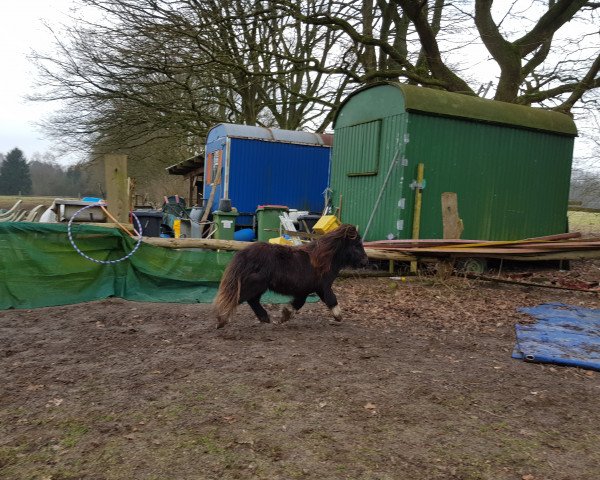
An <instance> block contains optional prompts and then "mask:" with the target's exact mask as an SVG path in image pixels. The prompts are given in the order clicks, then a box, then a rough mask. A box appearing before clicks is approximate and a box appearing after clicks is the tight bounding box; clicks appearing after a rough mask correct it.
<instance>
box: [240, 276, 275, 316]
mask: <svg viewBox="0 0 600 480" xmlns="http://www.w3.org/2000/svg"><path fill="white" fill-rule="evenodd" d="M267 289H268V283H267V281H266V280H265V278H264V277H263V276H262V275H259V274H253V275H249V276H248V278H247V279H246V281H245V282H244V283H242V288H241V290H240V299H239V303H240V304H241V303H244V302H248V305H250V308H252V311H253V312H254V314H255V315H256V317H257V318H258V319H259V320H260V321H261V322H263V323H270V322H271V319H270V318H269V314H268V313H267V311H266V310H265V309H264V308H263V306H262V305H261V304H260V297H262V295H263V293H265V292H266V291H267Z"/></svg>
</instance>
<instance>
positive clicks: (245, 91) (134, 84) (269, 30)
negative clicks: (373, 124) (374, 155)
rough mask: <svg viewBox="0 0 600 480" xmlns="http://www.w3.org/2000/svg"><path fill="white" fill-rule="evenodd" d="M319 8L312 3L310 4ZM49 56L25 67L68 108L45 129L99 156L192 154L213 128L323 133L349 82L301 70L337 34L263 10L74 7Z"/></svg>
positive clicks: (110, 2) (205, 5) (140, 0)
mask: <svg viewBox="0 0 600 480" xmlns="http://www.w3.org/2000/svg"><path fill="white" fill-rule="evenodd" d="M311 1H319V0H311ZM81 3H82V4H83V5H85V6H86V7H87V8H88V9H89V8H91V9H92V10H93V11H94V12H96V16H98V15H97V14H98V12H99V13H100V14H101V17H102V19H101V20H98V21H95V22H93V21H91V20H89V19H88V20H85V18H83V15H79V16H77V15H76V16H75V20H76V22H74V23H73V22H72V23H71V24H70V26H68V27H64V28H63V29H61V30H58V31H57V32H56V35H55V43H56V50H55V51H54V52H52V53H50V54H43V53H41V52H37V53H36V54H35V55H34V58H35V61H36V63H37V65H38V68H39V71H40V84H41V87H43V88H42V93H40V94H38V95H35V96H34V97H33V99H35V100H43V101H47V100H60V101H62V102H65V103H66V105H67V106H66V108H64V109H63V110H61V111H60V112H59V113H58V114H57V115H56V116H54V117H53V118H51V119H49V121H48V122H46V125H45V126H46V129H47V130H48V131H49V132H50V133H51V134H53V135H54V137H55V138H60V139H62V140H63V141H71V142H73V143H74V144H75V145H81V144H82V142H84V143H87V144H88V145H97V144H101V146H102V148H101V150H106V149H111V148H112V149H115V148H117V147H124V146H127V147H128V148H129V149H131V148H137V147H139V146H141V145H143V144H145V143H148V142H150V143H154V142H157V141H161V140H165V139H169V140H168V141H169V142H171V139H174V138H175V139H177V141H178V142H179V146H181V147H187V148H184V150H183V151H185V152H187V154H191V153H192V152H194V151H198V150H199V149H200V146H201V145H202V143H203V141H204V138H205V135H206V132H207V130H208V129H209V128H210V127H211V126H213V125H214V124H216V123H218V122H222V121H227V122H233V123H247V124H263V125H267V126H278V127H281V128H288V129H302V128H306V127H309V128H311V129H316V130H323V129H324V128H325V127H326V126H327V125H328V124H329V123H330V118H331V112H332V109H333V107H334V105H335V104H337V103H339V101H340V98H341V96H342V95H343V93H344V87H345V85H346V83H347V82H348V79H347V77H345V76H341V75H338V76H337V77H336V76H335V74H329V73H327V72H317V71H314V70H311V69H309V68H307V66H308V65H310V63H311V62H324V61H325V59H326V58H327V57H329V56H331V55H332V49H334V48H335V46H336V45H337V42H338V39H339V37H340V36H341V35H342V33H341V32H335V31H332V30H331V29H327V28H324V27H320V26H311V25H308V24H302V23H300V22H299V21H298V20H297V19H296V18H294V17H293V16H291V15H289V14H284V13H282V12H281V11H278V10H276V9H274V8H272V5H271V3H270V1H269V0H266V1H264V2H256V1H251V0H244V1H236V0H225V1H220V2H216V1H215V0H203V1H199V0H178V1H174V0H81Z"/></svg>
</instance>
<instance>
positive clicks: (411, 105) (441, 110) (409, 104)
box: [334, 82, 577, 136]
mask: <svg viewBox="0 0 600 480" xmlns="http://www.w3.org/2000/svg"><path fill="white" fill-rule="evenodd" d="M382 85H390V86H393V87H395V88H397V89H398V90H400V92H402V97H403V99H404V110H405V111H408V112H420V113H424V114H430V115H439V116H444V117H452V118H463V119H466V120H472V121H480V122H485V123H494V124H501V125H507V126H512V127H516V128H527V129H532V130H541V131H546V132H552V133H557V134H561V135H568V136H577V127H576V126H575V122H574V121H573V119H572V118H571V117H569V116H568V115H565V114H564V113H559V112H556V111H553V110H546V109H542V108H534V107H528V106H525V105H517V104H513V103H506V102H499V101H496V100H488V99H485V98H479V97H475V96H472V95H463V94H460V93H452V92H446V91H443V90H434V89H432V88H425V87H417V86H414V85H406V84H403V83H397V82H378V83H374V84H372V85H367V86H365V87H362V88H359V89H357V90H355V91H354V92H352V93H350V95H348V97H346V99H345V100H344V101H343V102H342V103H341V104H340V106H339V107H338V109H337V111H336V113H335V117H334V128H335V127H336V126H337V123H338V117H339V115H340V112H341V111H342V110H343V108H344V106H345V105H346V104H347V103H348V102H349V101H350V100H351V99H352V98H353V97H355V96H356V95H358V94H360V93H361V92H364V91H366V90H369V89H371V88H375V87H378V86H382Z"/></svg>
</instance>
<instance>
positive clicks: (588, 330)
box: [512, 303, 600, 370]
mask: <svg viewBox="0 0 600 480" xmlns="http://www.w3.org/2000/svg"><path fill="white" fill-rule="evenodd" d="M519 311H521V312H523V313H527V314H529V315H532V316H534V317H535V318H536V319H537V322H535V323H533V324H531V325H520V324H517V325H515V330H516V336H517V344H516V346H515V349H514V351H513V355H512V356H513V358H517V359H522V360H525V361H528V362H539V363H554V364H557V365H567V366H576V367H582V368H589V369H594V370H600V310H595V309H589V308H583V307H576V306H573V305H564V304H562V303H547V304H543V305H538V306H536V307H530V308H521V309H520V310H519Z"/></svg>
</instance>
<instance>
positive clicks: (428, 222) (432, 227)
mask: <svg viewBox="0 0 600 480" xmlns="http://www.w3.org/2000/svg"><path fill="white" fill-rule="evenodd" d="M405 88H406V87H405V86H402V91H401V89H400V88H398V86H392V85H387V84H386V85H379V86H376V87H372V88H367V89H363V90H362V91H359V92H358V93H357V94H353V95H351V96H350V97H349V99H347V100H346V102H345V103H344V104H343V105H342V107H341V108H340V110H339V111H338V114H337V117H336V121H335V141H334V147H333V155H332V168H331V182H330V184H331V189H332V190H333V201H334V204H335V205H336V206H337V205H338V204H339V201H340V195H341V198H342V220H343V221H344V222H350V223H354V224H356V225H358V226H359V229H360V231H361V232H362V233H363V236H364V232H365V229H366V227H367V223H368V221H369V218H370V216H371V213H372V211H373V210H374V207H375V204H376V202H377V197H378V195H379V193H380V192H381V191H382V186H383V185H384V182H385V178H386V175H387V173H388V171H389V172H390V176H389V179H388V182H387V184H386V186H385V188H384V189H383V194H382V196H381V201H380V203H379V206H378V207H377V209H376V213H375V215H374V216H373V220H372V222H371V225H370V227H369V230H368V234H367V235H366V236H365V239H366V240H377V239H385V238H392V237H393V238H411V236H412V226H413V215H414V196H415V192H414V190H413V189H411V187H410V186H411V183H412V182H413V181H414V180H415V178H416V171H417V165H418V163H423V164H424V166H425V181H426V184H425V188H424V190H423V202H422V211H421V224H420V232H421V233H420V237H421V238H441V237H442V216H441V194H442V193H443V192H456V193H457V194H458V208H459V214H460V216H461V218H462V219H463V221H464V224H465V230H464V233H463V238H472V239H482V240H484V239H489V240H512V239H519V238H527V237H532V236H539V235H546V234H553V233H560V232H564V231H565V228H566V209H567V203H568V190H569V178H570V169H571V160H572V150H573V135H574V134H575V133H574V132H576V131H575V128H574V126H573V125H572V122H571V121H570V120H569V119H567V120H566V121H565V120H564V119H563V118H562V117H563V116H560V115H559V116H558V117H557V114H556V113H554V112H553V113H549V114H547V115H546V113H547V112H540V111H539V110H538V109H527V108H526V107H521V106H513V105H508V104H503V103H502V104H501V103H499V102H490V101H485V100H480V99H470V98H469V97H465V96H462V95H461V96H457V95H456V94H446V93H444V92H439V91H433V94H432V95H429V92H430V91H427V90H426V89H418V88H417V87H410V88H406V92H404V89H405ZM423 91H425V92H426V93H425V94H424V92H423ZM406 94H408V95H409V96H408V97H405V95H406ZM465 98H466V99H467V100H463V99H465ZM431 99H433V101H430V100H431ZM436 102H437V103H436ZM405 104H407V105H408V107H409V108H410V107H411V105H412V108H421V109H423V110H425V111H426V113H424V112H418V111H408V112H407V111H405V110H404V106H405ZM496 105H497V108H498V117H499V118H500V117H502V118H503V119H504V121H511V122H514V124H516V125H519V126H508V125H498V124H493V123H490V122H491V120H492V119H493V117H494V107H495V106H496ZM436 108H437V109H439V110H440V112H441V113H442V114H443V116H442V115H436V114H435V113H433V112H432V111H435V109H436ZM523 109H525V110H523ZM530 110H533V111H532V112H530ZM452 112H455V114H456V115H455V116H452V115H450V114H451V113H452ZM465 113H466V115H465ZM458 115H464V116H470V118H469V119H465V118H459V117H458ZM478 116H479V117H480V118H478ZM536 122H539V123H540V125H542V126H543V128H545V129H547V128H556V129H557V130H558V131H559V132H560V134H556V133H550V132H547V131H534V130H532V129H531V127H532V126H533V125H535V124H536ZM523 124H526V125H523ZM524 127H527V128H524ZM396 151H398V153H399V154H398V160H399V161H398V162H397V163H395V164H394V166H393V167H392V168H391V170H390V163H391V161H392V159H393V158H394V156H395V154H396Z"/></svg>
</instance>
